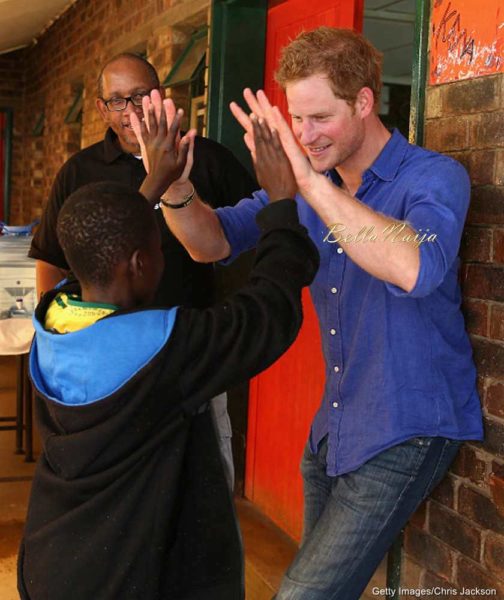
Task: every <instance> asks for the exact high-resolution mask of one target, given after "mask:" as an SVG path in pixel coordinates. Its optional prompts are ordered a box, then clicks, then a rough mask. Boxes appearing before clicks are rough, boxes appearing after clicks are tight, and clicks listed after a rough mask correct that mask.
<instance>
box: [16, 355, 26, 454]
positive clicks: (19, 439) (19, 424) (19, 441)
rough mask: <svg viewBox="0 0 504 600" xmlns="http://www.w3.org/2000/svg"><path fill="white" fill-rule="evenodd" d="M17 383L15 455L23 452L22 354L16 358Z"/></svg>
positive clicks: (23, 379)
mask: <svg viewBox="0 0 504 600" xmlns="http://www.w3.org/2000/svg"><path fill="white" fill-rule="evenodd" d="M16 366H17V382H16V450H15V451H14V453H15V454H24V450H23V426H24V418H23V400H24V387H25V386H24V381H25V378H24V360H23V354H20V355H18V356H17V357H16Z"/></svg>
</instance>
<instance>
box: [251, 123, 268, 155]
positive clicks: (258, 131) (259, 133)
mask: <svg viewBox="0 0 504 600" xmlns="http://www.w3.org/2000/svg"><path fill="white" fill-rule="evenodd" d="M250 120H251V121H252V129H253V132H254V141H255V145H256V148H257V145H258V144H264V143H270V142H271V131H270V128H269V127H268V125H267V123H266V121H265V120H264V119H262V118H261V119H258V118H257V117H256V116H255V115H251V117H250Z"/></svg>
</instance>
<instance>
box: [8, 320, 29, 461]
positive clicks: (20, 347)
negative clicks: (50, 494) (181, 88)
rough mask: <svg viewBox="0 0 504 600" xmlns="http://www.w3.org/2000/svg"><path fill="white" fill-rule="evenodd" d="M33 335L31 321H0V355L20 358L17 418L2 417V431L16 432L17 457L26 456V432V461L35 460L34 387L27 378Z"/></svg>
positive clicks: (17, 386)
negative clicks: (24, 438) (24, 444)
mask: <svg viewBox="0 0 504 600" xmlns="http://www.w3.org/2000/svg"><path fill="white" fill-rule="evenodd" d="M33 334H34V329H33V325H32V321H31V318H27V319H25V318H17V317H16V318H12V319H0V355H4V356H7V355H10V356H12V355H16V356H17V361H16V362H17V381H16V416H15V417H0V422H3V423H6V422H8V423H10V422H13V423H15V424H14V425H1V426H0V431H8V430H13V429H15V430H16V450H15V453H16V454H24V452H25V450H24V449H23V431H26V457H25V461H26V462H31V461H33V424H32V386H31V382H30V379H29V377H28V352H29V351H30V346H31V342H32V338H33Z"/></svg>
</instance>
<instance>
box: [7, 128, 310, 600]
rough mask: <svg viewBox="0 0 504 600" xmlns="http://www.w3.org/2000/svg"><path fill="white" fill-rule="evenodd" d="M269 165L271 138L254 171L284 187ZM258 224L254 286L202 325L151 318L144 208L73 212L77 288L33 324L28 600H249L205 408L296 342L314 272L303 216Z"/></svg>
mask: <svg viewBox="0 0 504 600" xmlns="http://www.w3.org/2000/svg"><path fill="white" fill-rule="evenodd" d="M277 141H278V140H277ZM172 142H173V143H174V141H173V136H172ZM277 148H278V144H277ZM185 151H187V148H186V149H185ZM272 151H274V150H272V144H271V137H269V136H268V137H267V138H266V139H265V140H264V143H263V144H261V148H259V147H258V149H257V157H256V159H257V161H258V163H259V162H260V163H261V164H262V168H263V172H264V173H265V175H264V174H263V178H264V177H269V178H272V179H273V178H275V177H277V172H275V164H274V161H272V160H271V157H270V156H269V155H268V154H267V152H272ZM277 151H278V150H277ZM265 152H266V154H264V153H265ZM179 162H180V161H179ZM151 164H152V168H151V173H150V175H149V177H151V179H155V178H156V176H157V175H156V172H155V171H156V168H157V167H156V165H153V163H151ZM179 166H180V165H178V166H177V169H178V170H177V169H175V167H174V170H173V177H172V181H173V180H175V179H176V178H177V177H178V176H180V168H179ZM175 171H176V173H175ZM163 177H164V178H165V180H166V178H167V175H166V172H164V173H163ZM168 179H169V177H168ZM164 183H166V181H164ZM164 183H163V185H164ZM257 223H258V226H259V228H260V230H261V232H262V238H261V242H260V244H259V246H258V248H257V256H256V260H255V266H254V268H253V270H252V273H251V275H250V282H249V284H248V286H246V287H244V288H243V289H242V290H241V291H239V292H238V293H237V294H235V295H234V296H232V297H231V298H230V299H229V300H228V301H226V302H222V303H220V304H217V305H215V306H214V307H212V308H209V309H205V310H196V309H185V308H182V307H180V308H170V309H168V308H167V309H159V308H155V309H152V308H149V302H150V301H151V300H152V297H153V292H154V290H155V289H156V287H157V284H158V281H159V277H160V274H161V272H162V268H163V259H162V254H161V250H160V238H159V232H158V229H157V225H156V222H155V220H154V214H153V210H152V208H151V206H150V205H149V204H148V202H147V201H146V200H145V198H143V197H142V195H141V194H140V193H139V192H135V191H133V190H130V189H129V188H127V187H125V186H122V185H120V184H117V183H94V184H89V185H87V186H85V187H83V188H81V189H79V190H77V191H76V192H74V193H73V194H72V195H71V196H70V197H69V199H68V200H67V201H66V202H65V204H64V206H63V208H62V210H61V213H60V216H59V219H58V238H59V241H60V243H61V245H62V248H63V250H64V252H65V257H66V259H67V261H68V263H69V265H70V266H71V269H72V271H73V273H74V274H75V276H76V278H77V279H78V283H74V284H67V285H63V286H62V287H60V288H59V289H55V290H53V291H51V292H48V293H46V294H45V295H44V296H43V298H42V301H41V303H40V304H39V306H38V307H37V309H36V314H35V318H34V321H35V327H36V336H35V341H34V343H33V347H32V352H31V358H30V361H31V362H30V369H31V376H32V379H33V383H34V387H35V390H36V397H37V398H36V411H37V419H38V426H39V431H40V434H41V438H42V443H43V452H42V455H41V457H40V460H39V462H38V465H37V470H36V473H35V476H34V479H33V486H32V492H31V498H30V504H29V509H28V516H27V521H26V527H25V532H24V538H23V541H22V544H21V549H20V557H19V579H18V581H19V591H20V594H21V597H22V598H23V599H27V598H31V599H33V600H42V599H43V600H80V599H82V600H127V599H138V600H150V599H170V600H175V599H184V600H238V599H241V598H243V597H244V591H243V556H242V548H241V542H240V534H239V530H238V526H237V521H236V517H235V513H234V508H233V502H232V498H231V495H230V493H229V489H228V486H227V483H226V479H225V476H224V471H223V466H222V462H221V460H222V459H221V455H220V452H219V447H218V442H217V439H216V436H215V432H214V428H213V423H212V418H211V413H210V412H209V411H208V404H207V402H208V400H209V399H210V398H212V397H213V396H215V395H216V394H218V393H220V392H223V391H224V390H225V389H227V388H228V387H230V386H232V385H235V384H237V383H238V382H240V381H243V380H245V379H247V378H250V377H252V376H254V375H255V374H257V373H259V372H260V371H261V370H263V369H265V368H266V367H267V366H268V365H270V364H271V363H272V362H273V361H274V360H276V359H277V358H278V357H279V356H280V355H281V354H282V353H283V352H284V351H285V350H286V349H287V348H288V346H289V345H290V344H291V343H292V342H293V340H294V339H295V337H296V335H297V332H298V330H299V327H300V324H301V321H302V310H301V300H300V296H301V289H302V287H303V286H305V285H307V284H309V283H310V282H311V280H312V279H313V277H314V274H315V272H316V269H317V267H318V255H317V251H316V250H315V247H314V245H313V244H312V242H311V241H310V240H309V238H308V237H307V235H306V232H305V229H304V228H303V227H302V226H301V225H299V221H298V217H297V210H296V205H295V203H294V202H293V201H292V200H288V199H285V200H280V201H278V202H274V203H271V205H269V206H267V207H265V208H264V209H263V210H262V211H261V212H260V213H259V215H258V217H257ZM278 401H279V402H286V401H288V399H285V398H279V399H278Z"/></svg>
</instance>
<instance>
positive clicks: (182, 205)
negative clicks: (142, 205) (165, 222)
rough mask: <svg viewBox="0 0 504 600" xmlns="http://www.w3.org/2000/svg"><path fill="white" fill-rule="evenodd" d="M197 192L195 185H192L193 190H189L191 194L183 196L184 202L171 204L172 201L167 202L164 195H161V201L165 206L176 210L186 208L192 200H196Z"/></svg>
mask: <svg viewBox="0 0 504 600" xmlns="http://www.w3.org/2000/svg"><path fill="white" fill-rule="evenodd" d="M191 185H192V184H191ZM195 193H196V190H195V189H194V185H192V190H191V191H190V192H189V194H186V195H185V196H184V197H183V198H182V202H179V204H170V202H167V201H166V200H165V199H164V198H163V196H161V198H160V202H161V204H162V205H163V206H166V207H167V208H173V209H174V210H176V209H177V208H185V207H186V206H189V204H191V202H192V201H193V200H194V194H195Z"/></svg>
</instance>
